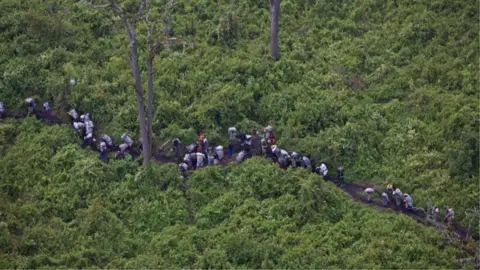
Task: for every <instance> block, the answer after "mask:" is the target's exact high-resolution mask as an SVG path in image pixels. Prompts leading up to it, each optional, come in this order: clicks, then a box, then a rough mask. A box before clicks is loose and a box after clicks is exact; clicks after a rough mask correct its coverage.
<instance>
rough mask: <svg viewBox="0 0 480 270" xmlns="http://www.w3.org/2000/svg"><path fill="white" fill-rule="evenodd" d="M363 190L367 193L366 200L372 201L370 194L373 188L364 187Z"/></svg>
mask: <svg viewBox="0 0 480 270" xmlns="http://www.w3.org/2000/svg"><path fill="white" fill-rule="evenodd" d="M363 192H365V195H367V202H372V194H373V193H374V192H375V190H374V189H373V188H366V189H365V190H364V191H363Z"/></svg>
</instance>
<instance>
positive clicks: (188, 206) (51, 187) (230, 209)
mask: <svg viewBox="0 0 480 270" xmlns="http://www.w3.org/2000/svg"><path fill="white" fill-rule="evenodd" d="M1 127H2V129H1V131H2V134H5V133H6V132H9V133H10V134H11V135H12V134H19V135H18V136H17V137H15V138H16V143H14V144H12V146H11V147H10V148H9V149H8V150H7V151H6V154H5V156H3V157H1V158H0V175H2V181H1V189H0V195H1V196H0V213H1V215H0V231H1V233H0V268H47V267H48V268H51V267H53V268H61V267H67V268H91V267H101V268H260V267H261V268H285V267H288V268H356V269H358V268H389V269H392V268H408V269H417V268H422V269H425V268H429V269H431V268H442V269H444V268H462V267H463V268H471V267H472V266H473V264H472V263H473V262H472V261H467V262H461V259H465V258H469V257H470V255H469V254H468V253H467V252H466V251H463V250H461V249H458V248H457V247H454V246H452V245H449V244H447V243H446V242H445V240H444V238H443V236H442V235H441V234H439V233H438V232H436V231H434V229H433V228H427V227H423V226H422V225H420V224H418V223H416V222H415V221H414V220H413V219H411V218H410V217H408V216H404V215H396V214H393V213H386V212H377V211H376V210H375V209H372V208H369V207H365V206H361V205H358V204H356V203H353V202H352V201H351V199H349V198H348V197H347V196H346V195H345V194H344V193H343V192H342V191H341V190H340V189H338V188H337V187H336V186H335V185H333V184H331V183H329V182H325V181H323V179H322V178H320V177H319V176H317V175H315V174H309V173H307V172H306V171H305V170H301V169H297V170H287V171H285V170H281V169H279V168H277V167H276V166H275V165H274V164H271V163H269V162H268V161H266V160H264V159H259V158H254V159H251V160H248V161H247V162H245V163H244V164H241V165H236V164H232V165H230V166H228V167H208V168H205V169H201V170H199V171H197V172H195V173H194V174H193V175H192V176H191V177H190V178H189V179H188V181H183V180H182V178H181V177H180V176H179V174H178V172H177V168H176V165H174V164H169V165H155V164H152V165H151V166H149V167H148V168H141V167H138V166H137V165H135V164H134V163H129V162H126V161H114V162H110V163H109V164H108V165H105V164H103V163H102V162H101V161H100V160H98V159H97V158H96V157H95V156H92V155H91V153H89V151H86V150H81V149H80V148H79V147H78V145H76V144H75V143H74V142H72V141H71V139H70V138H71V137H72V134H71V133H73V131H72V130H70V129H69V128H68V127H66V126H61V127H59V126H42V124H39V123H38V122H36V121H35V120H33V119H31V118H30V119H27V120H25V121H22V122H21V124H19V122H16V123H10V125H8V124H3V125H2V126H1ZM52 149H54V153H52Z"/></svg>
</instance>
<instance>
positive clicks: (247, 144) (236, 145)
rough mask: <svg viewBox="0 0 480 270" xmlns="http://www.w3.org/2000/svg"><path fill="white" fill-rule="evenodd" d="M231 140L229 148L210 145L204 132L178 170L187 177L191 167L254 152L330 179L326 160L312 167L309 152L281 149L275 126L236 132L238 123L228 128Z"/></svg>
mask: <svg viewBox="0 0 480 270" xmlns="http://www.w3.org/2000/svg"><path fill="white" fill-rule="evenodd" d="M228 137H229V144H228V149H224V147H223V146H222V145H218V146H216V147H211V146H209V143H208V139H207V138H206V137H205V135H204V133H203V132H201V133H200V135H199V139H198V141H197V142H195V143H193V144H190V145H188V146H187V147H186V153H185V155H184V157H183V161H182V162H181V163H180V164H179V165H178V166H179V170H180V172H181V173H182V175H183V176H184V177H188V173H187V171H188V170H194V169H196V168H200V167H204V166H211V165H217V164H219V163H220V162H221V161H222V160H223V159H224V158H225V157H227V156H228V157H233V155H234V154H235V153H237V155H236V157H235V162H236V163H242V162H243V161H245V160H246V159H248V158H251V157H252V156H253V155H258V156H263V157H265V158H267V159H269V160H271V161H272V162H275V163H277V164H278V166H279V167H280V168H288V167H293V168H304V169H307V170H309V171H312V172H314V173H317V174H319V175H322V177H323V178H324V179H325V180H331V179H330V177H329V175H328V168H327V165H326V164H325V163H324V162H320V163H319V164H318V166H316V167H312V162H311V158H310V155H300V154H298V153H297V152H291V153H289V152H288V151H286V150H284V149H281V148H280V147H278V146H277V145H276V142H277V139H276V137H275V135H274V132H273V127H272V126H270V125H269V126H267V127H266V128H265V129H264V132H263V134H262V133H260V132H258V131H257V130H256V129H252V131H251V133H250V134H246V133H245V132H239V133H237V129H236V127H230V128H228ZM179 145H180V140H179V139H178V138H176V139H174V140H173V141H172V149H173V151H174V152H175V153H177V155H178V152H179V151H180V146H179ZM335 180H336V182H337V184H338V185H342V184H343V180H344V168H343V167H338V168H337V176H336V178H335Z"/></svg>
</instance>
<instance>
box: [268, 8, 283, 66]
mask: <svg viewBox="0 0 480 270" xmlns="http://www.w3.org/2000/svg"><path fill="white" fill-rule="evenodd" d="M280 1H281V0H270V55H271V56H272V58H273V59H274V60H278V59H280V51H279V48H278V18H279V17H280Z"/></svg>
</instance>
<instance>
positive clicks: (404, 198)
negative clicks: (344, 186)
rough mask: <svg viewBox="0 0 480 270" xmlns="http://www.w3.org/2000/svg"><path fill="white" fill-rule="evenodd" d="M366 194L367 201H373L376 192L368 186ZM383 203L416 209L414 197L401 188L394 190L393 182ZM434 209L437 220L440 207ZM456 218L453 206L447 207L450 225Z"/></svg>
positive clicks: (384, 194) (446, 213) (387, 189)
mask: <svg viewBox="0 0 480 270" xmlns="http://www.w3.org/2000/svg"><path fill="white" fill-rule="evenodd" d="M364 193H365V195H366V198H367V201H368V202H372V194H373V193H375V190H374V189H373V188H366V189H365V190H364ZM380 197H381V203H382V205H383V206H384V207H388V206H389V205H390V203H394V204H395V206H396V207H397V208H403V209H404V210H406V211H411V210H414V206H413V198H412V196H410V195H409V194H408V193H402V191H401V190H400V189H399V188H396V189H395V190H394V188H393V185H392V184H388V185H387V188H386V190H385V191H384V192H382V194H381V195H380ZM431 210H432V213H431V214H432V218H433V219H434V220H435V221H436V220H437V219H438V217H439V213H440V209H439V208H438V207H437V206H434V207H433V209H431ZM454 218H455V211H454V210H453V208H449V207H447V209H446V212H445V219H444V220H445V221H447V222H448V224H449V225H451V224H452V222H453V219H454Z"/></svg>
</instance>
